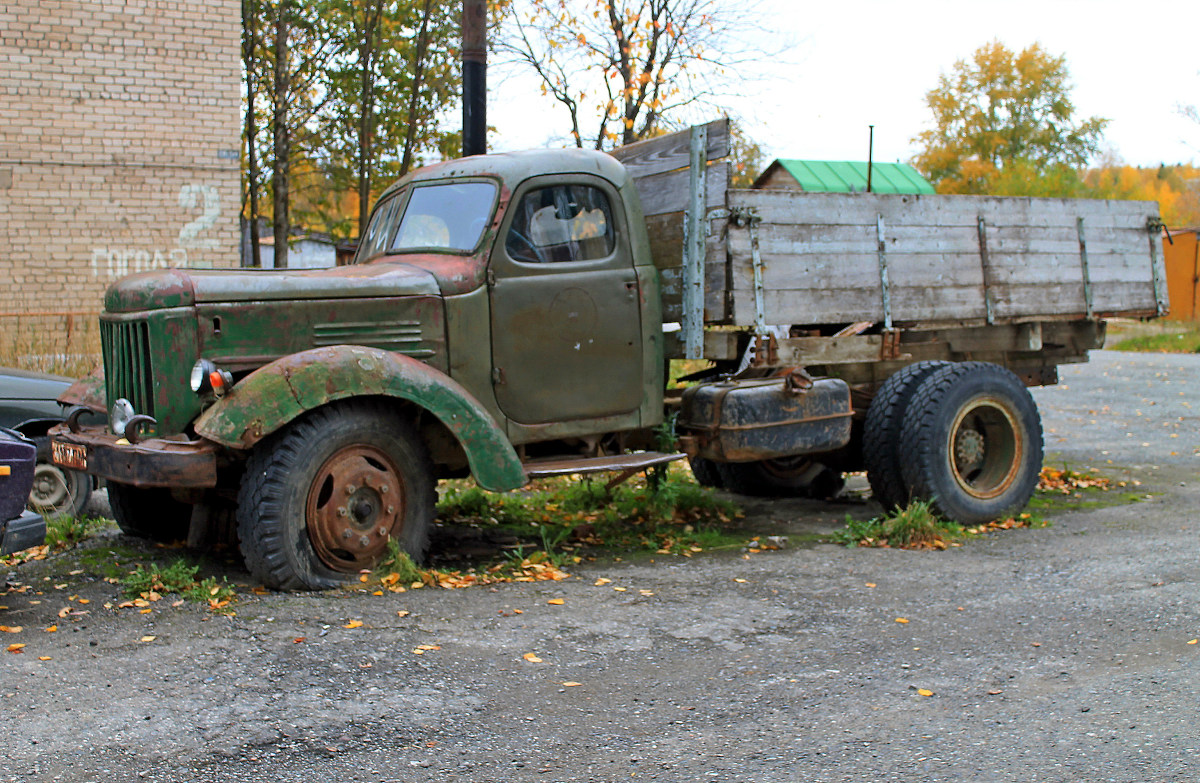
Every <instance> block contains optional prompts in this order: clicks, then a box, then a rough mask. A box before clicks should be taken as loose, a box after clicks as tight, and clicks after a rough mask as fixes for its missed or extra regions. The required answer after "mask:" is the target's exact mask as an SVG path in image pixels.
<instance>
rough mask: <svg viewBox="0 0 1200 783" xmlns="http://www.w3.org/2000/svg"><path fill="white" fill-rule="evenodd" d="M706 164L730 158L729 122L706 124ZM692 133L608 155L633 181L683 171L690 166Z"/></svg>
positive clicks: (668, 136) (622, 148) (685, 131)
mask: <svg viewBox="0 0 1200 783" xmlns="http://www.w3.org/2000/svg"><path fill="white" fill-rule="evenodd" d="M707 129H708V147H707V148H706V150H705V157H706V159H707V160H710V161H713V160H719V159H720V158H724V157H726V156H727V155H729V118H728V117H722V118H721V119H719V120H713V121H712V122H710V123H708V125H707ZM690 146H691V129H688V130H682V131H678V132H676V133H670V134H667V135H666V136H659V137H658V138H654V139H647V140H646V141H639V142H635V143H633V144H626V145H625V146H624V147H617V148H616V149H615V150H613V151H612V152H611V153H610V154H611V155H612V156H613V157H614V158H616V159H617V160H619V161H621V163H623V164H624V165H625V169H626V170H627V171H628V172H629V175H630V176H631V177H633V178H634V179H640V178H641V177H648V176H650V175H652V174H661V173H663V172H666V171H675V170H676V169H686V168H687V167H688V162H689V151H690Z"/></svg>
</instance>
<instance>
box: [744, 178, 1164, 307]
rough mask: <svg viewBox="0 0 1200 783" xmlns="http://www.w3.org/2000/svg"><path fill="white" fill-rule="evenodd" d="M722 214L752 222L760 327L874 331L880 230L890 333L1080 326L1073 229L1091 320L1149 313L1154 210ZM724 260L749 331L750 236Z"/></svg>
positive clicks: (869, 199) (886, 201) (775, 204)
mask: <svg viewBox="0 0 1200 783" xmlns="http://www.w3.org/2000/svg"><path fill="white" fill-rule="evenodd" d="M729 204H730V207H731V208H733V209H751V210H753V211H754V213H756V214H757V215H758V216H759V217H760V218H761V222H760V223H759V225H758V227H757V231H758V243H759V251H760V256H761V259H762V262H763V280H764V284H765V299H764V305H765V310H766V319H767V322H768V323H775V324H788V323H792V324H800V323H804V324H815V323H831V324H833V323H843V322H850V321H860V320H872V321H882V320H883V319H884V312H883V297H882V287H881V278H880V268H879V252H878V236H879V234H878V225H877V223H878V220H879V218H880V216H882V220H883V236H884V246H885V251H884V253H885V257H886V265H887V273H888V279H889V293H890V299H891V313H892V319H893V321H894V322H896V323H905V322H918V321H920V322H928V321H942V322H946V321H981V320H984V319H985V318H986V317H987V313H988V302H989V299H990V302H991V307H992V313H993V317H994V318H995V319H997V320H1001V321H1003V320H1012V319H1022V318H1030V317H1038V316H1052V317H1059V316H1074V315H1083V314H1084V313H1085V311H1086V307H1087V306H1086V300H1085V296H1084V272H1083V264H1082V258H1081V252H1080V241H1079V229H1078V223H1077V221H1078V219H1079V218H1083V234H1084V240H1085V242H1086V247H1087V259H1088V278H1089V280H1090V283H1091V293H1092V305H1093V311H1094V312H1095V313H1098V314H1116V313H1121V312H1127V313H1134V312H1137V313H1146V312H1154V310H1155V308H1156V301H1155V289H1154V277H1153V272H1152V268H1151V257H1150V249H1149V248H1150V246H1149V236H1148V234H1147V229H1146V226H1147V221H1148V220H1150V219H1152V218H1157V216H1158V208H1157V205H1156V204H1154V203H1153V202H1132V201H1085V200H1068V199H1030V198H992V197H979V196H918V195H878V194H861V193H860V194H841V193H803V192H790V191H742V190H731V191H729ZM981 217H982V218H983V220H984V222H985V234H986V248H987V252H986V264H985V263H984V259H985V254H984V253H983V252H981V245H980V238H979V219H980V218H981ZM728 249H729V254H728V264H729V278H730V280H731V283H732V288H731V292H732V293H731V296H730V298H731V299H732V322H733V323H735V324H741V325H748V324H752V323H753V322H754V286H753V266H752V250H751V242H750V232H749V230H748V229H747V228H745V227H736V226H735V227H731V228H730V229H729V242H728Z"/></svg>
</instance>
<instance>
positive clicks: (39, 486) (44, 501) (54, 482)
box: [29, 464, 72, 514]
mask: <svg viewBox="0 0 1200 783" xmlns="http://www.w3.org/2000/svg"><path fill="white" fill-rule="evenodd" d="M67 481H68V477H67V475H66V474H65V473H63V472H62V471H60V470H59V469H58V468H56V467H54V466H53V465H46V464H41V465H35V466H34V468H33V486H32V488H31V489H30V492H29V505H30V506H31V507H32V508H33V509H34V510H35V511H37V512H39V513H42V514H47V513H56V512H58V511H59V510H61V509H63V508H65V507H66V506H68V505H69V504H70V503H71V500H72V493H71V488H70V487H69V486H67Z"/></svg>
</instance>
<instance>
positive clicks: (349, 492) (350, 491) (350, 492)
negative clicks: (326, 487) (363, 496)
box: [346, 484, 358, 495]
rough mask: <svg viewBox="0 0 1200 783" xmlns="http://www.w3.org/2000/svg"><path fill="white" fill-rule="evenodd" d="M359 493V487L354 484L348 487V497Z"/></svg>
mask: <svg viewBox="0 0 1200 783" xmlns="http://www.w3.org/2000/svg"><path fill="white" fill-rule="evenodd" d="M357 491H358V487H356V486H354V485H353V484H347V485H346V494H347V495H353V494H354V493H355V492H357Z"/></svg>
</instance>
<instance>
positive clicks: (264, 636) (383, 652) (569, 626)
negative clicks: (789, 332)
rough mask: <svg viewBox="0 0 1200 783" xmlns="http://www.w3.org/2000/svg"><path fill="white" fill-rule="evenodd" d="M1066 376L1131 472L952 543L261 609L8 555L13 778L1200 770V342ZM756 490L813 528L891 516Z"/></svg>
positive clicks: (326, 598)
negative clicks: (219, 612) (128, 600)
mask: <svg viewBox="0 0 1200 783" xmlns="http://www.w3.org/2000/svg"><path fill="white" fill-rule="evenodd" d="M1035 397H1036V399H1037V401H1038V404H1039V407H1040V409H1041V412H1042V416H1043V420H1044V426H1045V433H1046V447H1047V452H1048V462H1050V463H1051V464H1062V465H1065V466H1067V467H1070V468H1072V469H1076V470H1084V469H1091V470H1094V471H1100V472H1103V473H1105V474H1106V475H1109V476H1112V477H1113V478H1114V479H1116V480H1118V481H1123V482H1125V487H1124V488H1121V489H1119V490H1112V491H1110V493H1108V494H1107V495H1106V499H1105V500H1104V501H1103V502H1100V503H1096V504H1089V505H1087V506H1086V507H1083V508H1080V509H1077V510H1071V511H1066V512H1061V513H1054V514H1051V518H1052V523H1051V524H1050V525H1049V526H1047V527H1041V528H1032V529H1017V530H1008V531H1003V532H999V533H994V534H989V535H985V536H981V537H979V538H975V539H972V540H969V541H967V542H965V543H964V544H963V545H962V546H960V547H953V548H951V549H949V550H947V551H943V552H913V551H900V550H887V549H861V548H856V549H847V548H844V547H840V546H835V545H832V544H815V545H809V544H801V543H796V544H793V545H790V546H788V547H787V548H785V549H782V550H780V551H766V552H759V553H750V552H726V553H720V554H709V553H704V554H701V555H698V556H696V557H692V558H678V557H663V556H656V557H655V558H653V559H648V558H640V559H636V560H634V561H632V562H628V561H624V562H614V561H611V560H606V561H600V562H596V563H589V564H584V565H582V566H578V567H575V568H574V569H572V578H571V579H569V580H566V581H563V582H556V583H550V582H539V583H524V584H508V585H500V586H496V587H493V588H487V587H484V588H472V589H464V590H438V589H431V588H426V589H423V590H410V591H409V592H406V593H404V594H400V595H393V594H387V595H384V596H374V595H371V594H370V592H367V591H355V590H347V591H339V592H334V593H327V594H319V595H315V594H256V593H253V592H250V591H248V590H243V591H242V596H241V599H240V600H239V602H238V603H237V604H236V606H235V609H236V615H235V616H233V617H222V616H216V615H211V614H208V613H206V612H204V611H203V610H201V609H199V608H197V607H195V606H194V605H191V604H185V605H182V606H178V607H175V606H170V605H169V602H162V604H164V605H160V604H156V605H154V606H153V607H150V609H151V611H150V612H147V613H142V612H141V611H140V610H138V609H117V608H113V609H106V608H104V604H105V603H113V601H114V600H115V596H116V593H117V587H116V586H115V585H113V584H111V583H108V582H105V581H102V580H98V579H94V578H93V577H91V576H90V573H91V572H90V571H89V569H88V568H87V567H86V565H85V566H84V567H81V568H72V569H71V570H79V571H81V573H79V574H71V573H69V571H64V570H63V569H64V568H65V566H63V565H62V564H63V563H65V562H67V561H66V560H63V559H58V560H52V561H47V562H45V563H28V564H24V565H22V566H18V567H16V568H12V569H9V573H8V574H7V576H8V580H9V588H10V589H9V592H8V594H7V595H5V596H2V597H0V604H4V605H6V606H7V608H5V609H0V623H3V624H4V625H6V626H9V627H10V628H11V627H15V626H20V627H21V628H22V630H21V631H20V632H15V633H0V637H4V638H0V642H4V643H5V646H7V643H10V642H14V643H24V644H25V645H26V646H25V647H24V648H22V651H21V652H20V653H6V652H3V651H2V650H0V714H2V715H3V716H4V718H3V721H2V722H0V743H2V744H0V780H12V781H17V780H21V781H25V780H38V781H43V780H46V781H50V780H63V781H138V780H152V781H172V782H175V781H260V780H271V781H311V780H320V779H337V780H344V781H385V780H386V781H413V782H414V783H416V782H424V781H439V782H442V781H447V780H451V781H458V780H461V781H472V782H473V783H474V782H483V781H506V782H510V781H546V782H547V783H548V782H550V781H618V780H620V781H626V780H661V781H697V780H721V781H762V782H763V783H778V782H779V781H900V780H904V781H912V780H920V781H951V780H964V781H1022V782H1025V781H1042V782H1052V781H1064V782H1065V781H1128V782H1129V783H1133V782H1134V781H1137V782H1138V783H1141V782H1142V781H1189V782H1190V781H1194V780H1196V779H1198V778H1200V727H1198V725H1197V723H1198V721H1197V705H1198V704H1200V643H1195V641H1194V640H1196V639H1197V638H1198V637H1200V590H1198V589H1197V584H1198V579H1200V540H1198V537H1197V518H1196V517H1197V512H1196V509H1197V500H1198V499H1200V427H1198V426H1197V413H1198V411H1197V410H1196V409H1195V408H1200V356H1168V355H1149V354H1117V353H1112V352H1104V351H1100V352H1095V353H1094V354H1093V360H1092V362H1091V363H1089V364H1087V365H1077V366H1070V367H1064V368H1062V383H1061V385H1059V386H1057V387H1051V388H1046V389H1040V390H1037V391H1036V393H1035ZM1193 406H1195V408H1194V407H1193ZM749 509H750V510H749V515H748V520H747V526H748V528H749V529H750V530H752V531H757V532H763V533H771V534H784V535H789V536H791V537H792V540H793V541H796V542H802V541H804V540H807V539H808V538H809V537H810V536H811V534H812V533H814V532H825V531H828V530H830V529H832V528H833V527H834V526H835V525H836V524H838V523H839V522H840V521H841V520H842V519H843V518H844V516H845V515H846V514H847V513H850V514H853V515H856V516H864V517H865V516H870V515H871V514H872V513H874V511H875V509H874V507H873V506H872V504H870V503H866V502H861V501H859V502H854V501H850V502H844V503H818V502H814V501H788V502H760V503H756V504H753V505H752V506H750V507H749ZM760 529H761V530H760ZM117 541H118V539H116V538H114V539H113V542H114V544H115V543H116V542H117ZM56 563H57V565H56ZM235 577H236V575H235ZM243 578H244V577H243ZM83 601H87V602H88V603H86V604H85V603H83ZM551 601H554V603H550V602H551ZM64 610H65V613H64ZM60 614H61V616H60ZM51 627H54V629H55V630H53V631H48V630H47V629H49V628H51ZM43 658H44V659H45V660H43Z"/></svg>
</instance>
